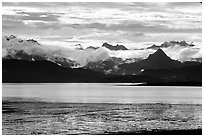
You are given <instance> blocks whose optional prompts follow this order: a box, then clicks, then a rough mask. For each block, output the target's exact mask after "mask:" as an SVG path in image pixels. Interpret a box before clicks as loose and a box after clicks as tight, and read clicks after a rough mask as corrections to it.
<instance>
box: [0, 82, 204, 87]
mask: <svg viewBox="0 0 204 137" xmlns="http://www.w3.org/2000/svg"><path fill="white" fill-rule="evenodd" d="M15 83H16V84H39V83H40V84H46V83H55V84H57V83H59V84H60V83H86V84H94V83H96V84H100V83H101V84H104V83H105V82H2V84H15ZM105 84H116V85H115V86H186V87H191V86H193V87H202V83H200V82H179V83H177V82H171V83H129V82H127V83H124V82H122V83H119V82H109V83H105Z"/></svg>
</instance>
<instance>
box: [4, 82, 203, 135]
mask: <svg viewBox="0 0 204 137" xmlns="http://www.w3.org/2000/svg"><path fill="white" fill-rule="evenodd" d="M2 91H3V102H2V105H3V106H2V134H15V135H19V134H112V133H114V134H118V133H127V134H128V133H139V132H143V131H155V130H191V129H202V105H201V102H202V101H201V100H202V99H201V92H202V90H201V88H196V87H136V86H118V84H116V85H115V84H4V85H3V90H2Z"/></svg>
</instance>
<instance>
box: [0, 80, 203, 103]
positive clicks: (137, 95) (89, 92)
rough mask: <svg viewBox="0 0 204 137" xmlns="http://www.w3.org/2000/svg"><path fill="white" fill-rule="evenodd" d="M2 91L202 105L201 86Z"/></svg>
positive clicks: (48, 97) (62, 98)
mask: <svg viewBox="0 0 204 137" xmlns="http://www.w3.org/2000/svg"><path fill="white" fill-rule="evenodd" d="M120 85H121V84H120ZM124 85H125V84H124ZM2 92H3V93H2V95H3V97H27V98H36V99H37V98H38V99H41V100H45V101H49V102H52V101H57V102H70V103H170V104H172V103H173V104H201V103H202V88H201V87H176V86H175V87H174V86H154V87H151V86H118V84H112V83H111V84H107V83H102V84H101V83H100V84H98V83H95V84H93V83H51V84H47V83H46V84H25V83H24V84H3V90H2Z"/></svg>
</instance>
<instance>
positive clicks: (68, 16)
mask: <svg viewBox="0 0 204 137" xmlns="http://www.w3.org/2000/svg"><path fill="white" fill-rule="evenodd" d="M2 6H3V9H2V11H3V13H2V14H3V16H2V19H3V20H2V25H3V27H2V28H3V34H5V35H11V34H14V35H17V36H21V37H26V38H30V37H32V38H35V39H37V40H39V41H41V42H45V43H47V44H49V43H53V41H54V42H55V43H56V44H61V45H62V44H63V42H64V43H65V42H66V44H67V43H68V44H70V43H72V44H78V43H80V44H82V45H83V46H84V45H87V46H88V45H89V44H92V45H91V46H100V45H102V43H103V42H113V43H134V44H132V45H131V46H134V45H136V43H139V42H164V41H170V40H175V39H176V40H180V41H181V40H185V41H188V42H201V31H202V28H201V24H202V18H201V17H202V16H201V13H202V6H201V4H200V3H196V2H195V3H194V2H190V3H186V2H182V3H151V2H146V3H142V2H138V3H125V2H123V3H115V2H114V3H106V2H102V3H97V2H96V3H93V2H88V3H79V2H74V3H69V2H68V3H62V2H59V3H49V2H40V3H37V2H29V3H26V2H19V3H13V2H12V3H9V2H3V3H2ZM66 44H64V45H66ZM127 45H128V44H127Z"/></svg>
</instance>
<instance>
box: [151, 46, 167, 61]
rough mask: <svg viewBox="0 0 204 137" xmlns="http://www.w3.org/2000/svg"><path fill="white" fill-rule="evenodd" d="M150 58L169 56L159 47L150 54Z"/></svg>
mask: <svg viewBox="0 0 204 137" xmlns="http://www.w3.org/2000/svg"><path fill="white" fill-rule="evenodd" d="M148 58H156V59H159V58H160V59H161V58H169V57H168V56H167V55H166V53H165V52H164V51H163V50H162V49H160V48H159V49H158V50H157V51H156V52H155V53H153V54H150V55H149V57H148Z"/></svg>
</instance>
